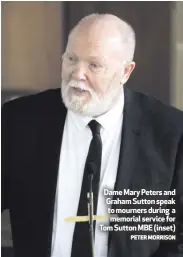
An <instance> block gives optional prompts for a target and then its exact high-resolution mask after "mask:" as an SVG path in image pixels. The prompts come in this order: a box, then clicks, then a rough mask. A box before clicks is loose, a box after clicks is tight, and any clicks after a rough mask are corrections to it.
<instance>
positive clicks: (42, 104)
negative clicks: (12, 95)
mask: <svg viewBox="0 0 183 257" xmlns="http://www.w3.org/2000/svg"><path fill="white" fill-rule="evenodd" d="M61 105H62V100H61V94H60V89H50V90H46V91H43V92H39V93H37V94H34V95H28V96H23V97H20V98H17V99H14V100H11V101H8V102H6V103H5V104H3V106H2V112H4V113H8V114H9V115H12V116H14V117H15V116H17V115H18V116H19V117H20V116H26V117H30V116H35V115H36V116H37V115H43V114H44V113H50V111H51V110H53V109H55V108H57V107H58V106H61Z"/></svg>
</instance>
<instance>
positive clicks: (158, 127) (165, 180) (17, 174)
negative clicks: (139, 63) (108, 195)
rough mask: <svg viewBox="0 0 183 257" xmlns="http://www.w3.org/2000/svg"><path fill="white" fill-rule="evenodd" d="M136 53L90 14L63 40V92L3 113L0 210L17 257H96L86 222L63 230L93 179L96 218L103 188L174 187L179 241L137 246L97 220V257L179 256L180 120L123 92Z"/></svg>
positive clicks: (182, 204) (129, 41) (131, 43)
mask: <svg viewBox="0 0 183 257" xmlns="http://www.w3.org/2000/svg"><path fill="white" fill-rule="evenodd" d="M134 50H135V34H134V31H133V29H132V28H131V26H130V25H129V24H127V23H126V22H124V21H122V20H121V19H119V18H118V17H116V16H113V15H109V14H100V15H99V14H92V15H89V16H87V17H85V18H83V19H82V20H81V21H80V22H79V23H78V24H77V25H76V27H74V29H73V30H72V31H71V33H70V35H69V39H68V44H67V47H66V51H65V53H64V54H63V63H62V72H61V74H62V82H61V94H60V89H54V90H48V91H45V92H42V93H39V94H36V95H34V96H27V97H23V98H20V99H17V100H13V101H10V102H8V103H6V104H5V105H4V106H3V112H2V115H3V120H2V125H3V126H2V132H3V135H2V140H3V148H2V154H3V155H2V186H3V190H2V193H3V197H2V206H3V209H6V208H7V209H9V210H10V217H11V225H12V236H13V244H14V251H15V257H25V256H26V257H33V256H34V257H46V256H48V257H76V256H77V257H78V256H80V257H81V256H83V257H90V256H92V249H91V241H90V233H89V223H88V222H87V221H85V222H84V221H83V222H76V220H74V218H73V220H72V221H71V222H67V221H68V219H67V218H68V217H70V216H73V217H74V216H82V217H83V216H87V215H88V210H87V192H88V191H89V190H90V186H89V183H88V182H89V181H88V177H89V176H88V175H91V174H92V177H93V181H92V183H93V185H92V186H93V194H94V199H93V205H94V214H98V215H99V214H100V215H106V214H108V211H109V206H106V201H105V200H106V199H105V197H104V188H105V189H106V188H108V189H111V190H115V191H117V192H123V190H124V189H130V190H131V192H134V191H139V190H141V189H146V190H147V191H148V190H151V191H156V190H157V191H161V190H167V191H168V190H173V189H176V197H175V198H176V210H177V219H176V226H177V232H176V236H177V237H176V240H174V241H172V242H168V243H167V242H166V241H160V240H155V241H148V240H146V241H144V240H143V241H142V240H133V239H134V238H135V239H136V238H138V236H137V235H138V233H137V232H133V233H131V231H128V230H127V231H117V232H115V231H111V232H109V231H106V232H104V231H102V230H101V229H100V228H101V227H102V226H100V224H105V225H109V219H107V220H103V221H101V220H97V221H95V222H94V231H95V233H94V239H95V240H94V254H95V256H97V257H107V256H109V257H127V256H128V257H134V256H135V257H136V256H138V257H155V256H156V257H176V256H177V257H178V256H181V251H182V248H181V229H182V226H183V225H182V215H183V200H182V199H183V186H182V181H183V162H182V159H183V148H182V147H183V138H182V134H183V114H182V112H180V111H178V110H176V109H174V108H172V107H168V106H165V105H163V104H162V103H160V102H159V101H157V100H155V99H154V98H152V97H148V96H145V95H143V94H141V93H137V92H133V91H131V90H129V89H127V88H124V84H125V83H126V82H127V80H128V79H129V77H130V74H131V72H132V71H133V69H134V68H135V63H134V62H133V55H134ZM61 97H62V100H61ZM62 101H63V103H64V104H62ZM90 177H91V176H90ZM181 179H182V180H181ZM148 192H150V191H148ZM130 197H132V196H130V195H128V198H129V199H132V198H130ZM141 197H142V198H143V196H141ZM155 197H156V196H155ZM119 198H120V199H123V196H119ZM110 207H111V206H110ZM131 207H132V208H133V209H134V208H142V209H146V208H148V206H147V205H144V206H142V205H140V207H137V206H136V207H134V206H131ZM118 208H119V206H118ZM120 208H121V209H123V208H124V207H122V206H120ZM174 208H175V207H174ZM127 215H128V214H121V215H120V214H119V217H124V216H127ZM140 215H141V214H140ZM143 216H145V214H143ZM151 216H153V214H152V215H151ZM123 225H124V224H123ZM110 227H111V226H110ZM135 234H137V235H135ZM144 234H145V233H144ZM142 237H143V239H145V236H142Z"/></svg>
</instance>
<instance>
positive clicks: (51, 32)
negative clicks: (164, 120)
mask: <svg viewBox="0 0 183 257" xmlns="http://www.w3.org/2000/svg"><path fill="white" fill-rule="evenodd" d="M93 12H98V13H105V12H108V13H112V14H115V15H117V16H118V17H120V18H122V19H124V20H126V21H127V22H129V23H130V24H131V25H132V27H133V28H134V30H135V32H136V40H137V46H136V52H135V58H134V60H135V62H136V69H135V71H134V72H133V74H132V76H131V79H130V80H129V82H128V83H127V86H128V87H129V88H132V89H134V90H136V91H140V92H143V93H146V94H150V95H153V96H154V97H156V98H158V99H160V100H161V101H162V102H164V103H166V104H168V105H172V106H175V107H177V108H179V109H182V110H183V86H182V81H183V29H182V26H183V2H167V1H165V2H159V1H157V2H151V1H142V2H133V1H132V2H127V1H122V2H115V1H109V2H105V1H101V2H97V1H94V2H93V1H91V2H90V1H88V2H85V1H83V2H72V1H68V2H60V1H57V2H54V1H46V2H45V1H36V2H19V1H9V2H8V1H6V2H1V17H2V18H1V31H2V34H1V38H2V41H1V54H2V60H1V67H2V70H1V85H2V89H1V90H2V91H1V101H2V103H3V102H5V101H7V100H9V99H13V98H15V97H19V96H22V95H27V94H32V93H33V94H34V93H36V92H39V91H43V90H46V89H49V88H57V87H60V71H61V58H60V57H61V55H62V53H63V51H64V48H65V46H66V42H67V36H68V33H69V31H70V29H71V28H72V27H73V26H74V25H75V24H76V23H77V22H78V21H79V20H80V19H81V18H82V17H83V16H85V15H88V14H90V13H93ZM2 246H3V248H2V256H3V257H10V256H13V252H12V240H11V226H10V222H9V214H8V212H7V211H5V212H4V213H3V214H2Z"/></svg>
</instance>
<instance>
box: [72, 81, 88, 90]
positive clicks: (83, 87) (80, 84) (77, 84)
mask: <svg viewBox="0 0 183 257" xmlns="http://www.w3.org/2000/svg"><path fill="white" fill-rule="evenodd" d="M67 86H68V87H72V88H78V89H81V90H85V91H89V92H91V89H90V88H88V86H86V84H85V83H84V82H81V81H70V82H69V83H68V84H67Z"/></svg>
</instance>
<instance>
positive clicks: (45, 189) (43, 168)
mask: <svg viewBox="0 0 183 257" xmlns="http://www.w3.org/2000/svg"><path fill="white" fill-rule="evenodd" d="M44 113H46V114H45V116H43V117H42V119H41V121H40V123H39V124H40V125H39V139H38V140H39V145H38V150H37V152H38V153H39V159H38V160H37V162H36V163H38V165H37V168H36V170H37V172H38V174H37V177H36V180H37V182H36V184H37V185H38V186H39V187H40V189H39V193H40V195H39V197H38V198H36V199H35V201H37V204H36V205H37V206H38V208H39V210H38V213H39V217H40V220H38V221H37V222H38V223H37V224H38V227H37V233H39V234H40V241H39V248H40V249H41V248H42V249H45V250H43V251H44V255H43V256H50V253H51V241H52V228H53V227H52V226H53V214H54V203H55V193H56V186H57V175H58V169H59V157H60V149H61V142H62V136H63V130H64V124H65V118H66V109H65V107H64V105H63V104H62V102H61V96H60V93H59V92H58V91H55V96H54V97H53V101H52V102H48V107H47V110H45V111H44ZM43 115H44V114H43ZM40 256H41V255H40Z"/></svg>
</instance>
